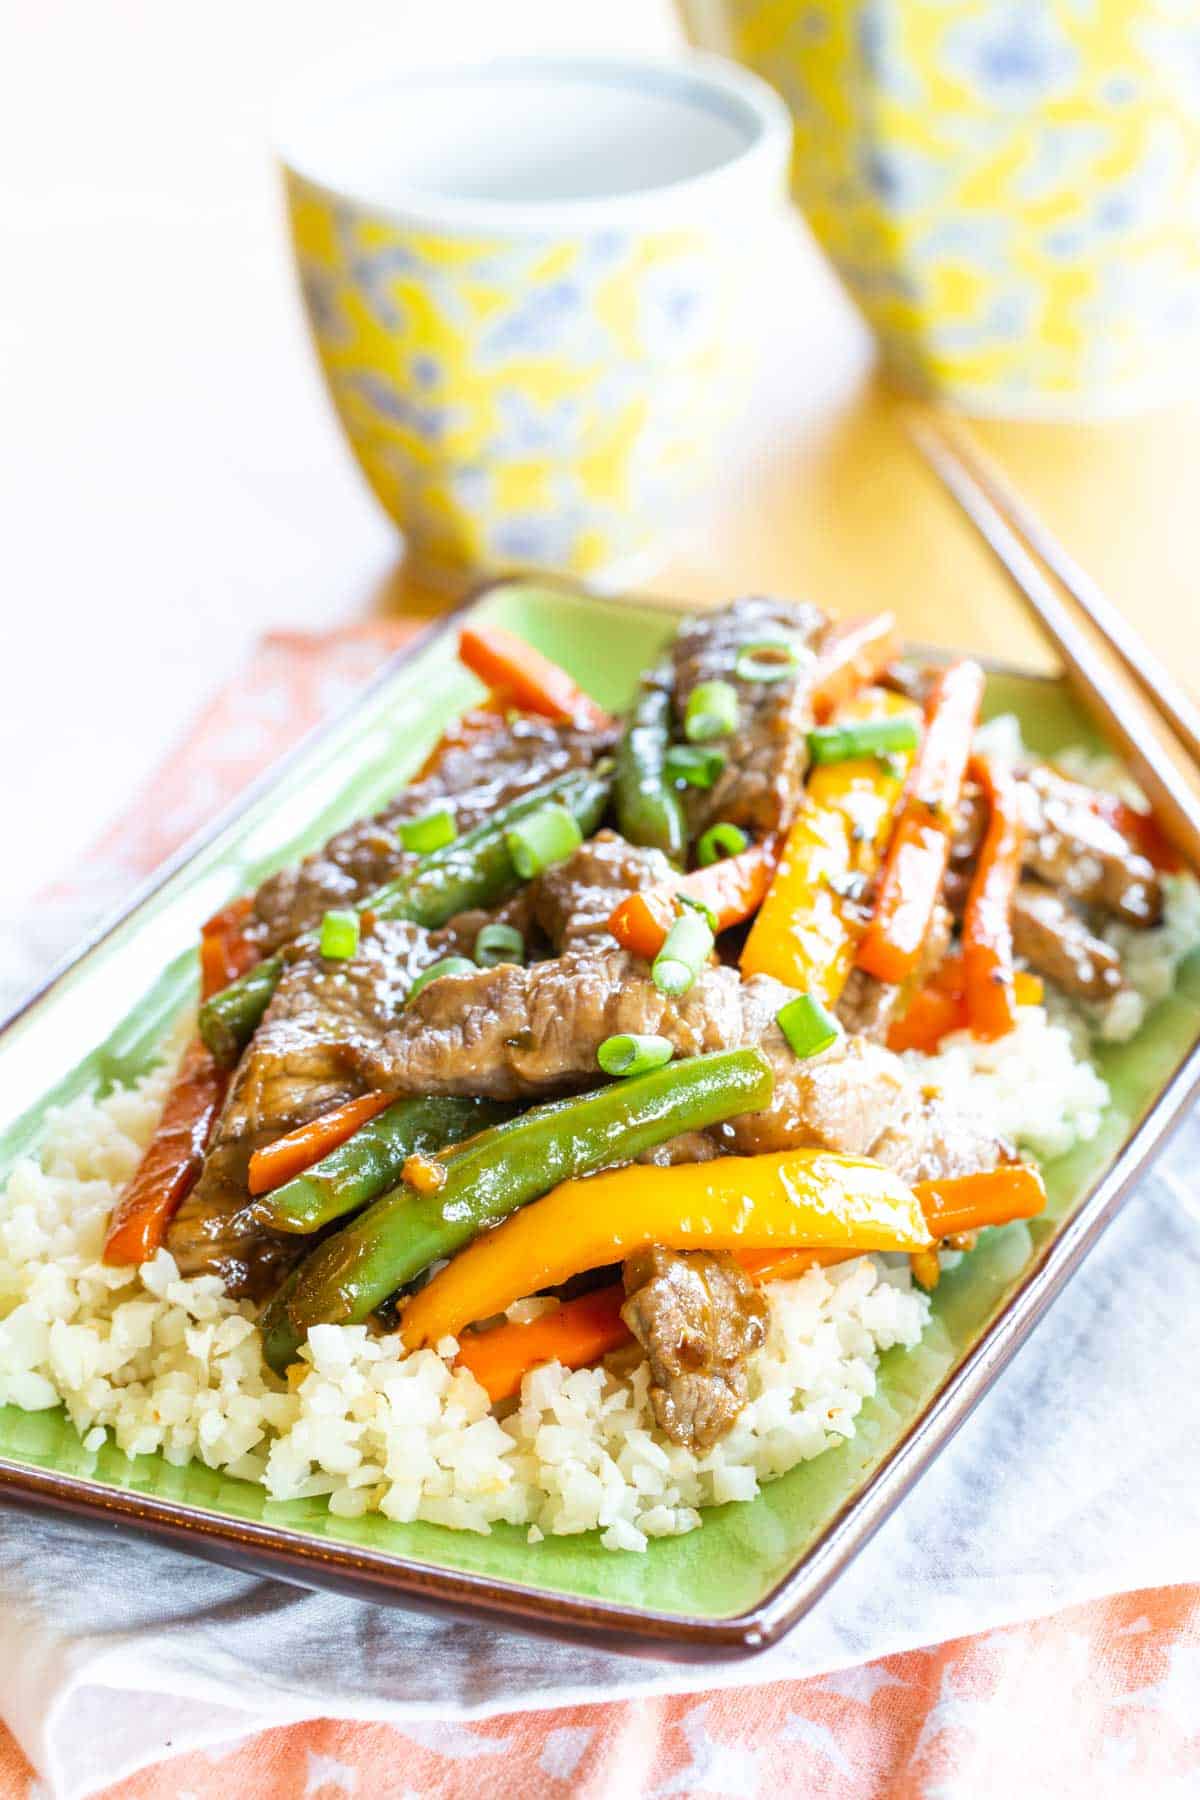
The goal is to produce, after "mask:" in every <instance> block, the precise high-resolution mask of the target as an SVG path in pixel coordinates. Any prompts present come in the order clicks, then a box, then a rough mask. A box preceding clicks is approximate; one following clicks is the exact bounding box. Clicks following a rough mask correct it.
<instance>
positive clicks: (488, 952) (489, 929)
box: [475, 925, 525, 969]
mask: <svg viewBox="0 0 1200 1800" xmlns="http://www.w3.org/2000/svg"><path fill="white" fill-rule="evenodd" d="M475 961H476V962H477V963H478V964H479V967H480V968H481V969H494V968H495V966H496V964H497V963H523V962H524V961H525V939H524V938H523V937H522V936H521V933H520V932H519V931H518V930H517V928H516V926H515V925H484V926H481V927H480V931H479V935H478V936H477V937H476V939H475Z"/></svg>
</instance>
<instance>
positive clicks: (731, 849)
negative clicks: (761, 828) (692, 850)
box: [696, 820, 750, 869]
mask: <svg viewBox="0 0 1200 1800" xmlns="http://www.w3.org/2000/svg"><path fill="white" fill-rule="evenodd" d="M749 842H750V839H749V838H748V837H747V836H746V834H745V832H744V831H743V830H742V829H741V827H740V826H738V825H729V824H727V823H726V822H725V820H722V821H721V823H720V824H719V825H710V826H709V828H708V830H707V831H706V832H705V833H704V836H703V837H702V838H701V839H700V842H699V843H698V844H697V845H696V861H697V862H698V863H699V864H700V867H701V868H702V869H707V868H708V866H709V864H710V863H715V862H720V860H721V858H722V857H723V856H740V855H741V853H742V851H743V850H744V849H745V848H746V845H747V844H748V843H749Z"/></svg>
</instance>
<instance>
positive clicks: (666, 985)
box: [650, 909, 714, 1000]
mask: <svg viewBox="0 0 1200 1800" xmlns="http://www.w3.org/2000/svg"><path fill="white" fill-rule="evenodd" d="M713 942H714V940H713V934H712V931H711V929H710V928H709V926H708V924H707V922H706V921H705V920H704V919H702V918H701V917H700V914H699V913H698V912H692V911H691V910H690V909H689V910H688V911H687V912H684V913H681V914H680V915H679V917H678V918H677V919H676V921H675V923H674V924H673V925H672V927H671V929H670V931H668V933H667V939H666V942H665V943H664V945H663V947H662V949H661V950H660V951H659V953H658V955H657V956H656V957H655V959H654V965H653V967H652V969H651V971H650V973H651V975H652V977H653V979H654V985H655V987H656V988H657V989H658V991H659V993H660V994H667V995H668V996H669V997H670V998H671V999H673V1000H675V999H678V998H679V996H680V995H681V994H686V993H687V991H688V989H689V988H690V987H691V986H692V984H693V982H694V981H695V979H696V977H697V975H699V973H700V971H701V969H702V968H703V967H704V965H705V963H706V962H707V961H708V959H709V957H710V956H711V955H712V951H713Z"/></svg>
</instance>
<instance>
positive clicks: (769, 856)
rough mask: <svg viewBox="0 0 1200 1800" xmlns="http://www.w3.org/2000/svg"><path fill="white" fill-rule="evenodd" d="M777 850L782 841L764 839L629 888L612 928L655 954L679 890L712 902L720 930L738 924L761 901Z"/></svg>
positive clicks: (638, 949) (634, 946)
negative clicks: (635, 890)
mask: <svg viewBox="0 0 1200 1800" xmlns="http://www.w3.org/2000/svg"><path fill="white" fill-rule="evenodd" d="M778 854H779V848H778V844H777V842H776V840H775V839H771V840H770V841H769V842H768V843H765V844H754V845H753V846H752V847H751V848H750V849H749V850H743V851H741V853H740V854H739V855H737V856H727V857H725V858H724V859H723V860H722V861H721V862H715V863H710V864H709V866H708V868H707V869H695V870H693V872H692V873H691V874H690V875H681V876H680V877H679V879H678V880H677V881H668V882H664V883H663V884H662V886H661V887H653V888H644V889H643V890H642V892H641V893H640V894H630V896H629V897H628V899H626V900H622V902H621V904H620V905H619V906H618V907H617V908H616V910H615V912H614V913H613V914H612V917H611V918H610V919H609V921H608V929H609V930H610V931H611V932H612V934H613V936H614V937H615V938H616V940H617V942H618V943H619V944H621V945H622V946H623V947H624V948H625V949H626V950H631V951H632V952H633V954H634V955H635V956H644V957H646V958H647V959H649V958H651V957H655V956H657V955H658V953H659V951H660V950H661V949H662V947H663V942H664V940H665V939H666V935H667V933H668V931H669V930H670V929H671V926H672V925H673V924H674V922H675V919H676V918H677V917H678V914H679V901H678V898H677V896H678V895H680V894H685V895H686V896H687V898H688V899H689V900H694V901H696V902H697V903H698V904H699V905H701V906H705V907H707V908H708V910H709V912H710V913H712V915H713V917H714V918H715V919H716V921H717V930H718V931H727V930H728V929H729V927H730V926H731V925H740V924H741V923H742V921H743V920H744V919H748V918H750V917H751V915H752V914H753V913H755V912H756V911H757V910H758V908H759V906H760V905H761V904H762V899H763V895H764V894H765V893H766V891H767V889H768V887H770V885H771V877H772V875H773V874H774V872H775V863H776V860H777V858H778Z"/></svg>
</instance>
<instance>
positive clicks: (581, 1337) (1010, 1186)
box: [457, 1163, 1046, 1405]
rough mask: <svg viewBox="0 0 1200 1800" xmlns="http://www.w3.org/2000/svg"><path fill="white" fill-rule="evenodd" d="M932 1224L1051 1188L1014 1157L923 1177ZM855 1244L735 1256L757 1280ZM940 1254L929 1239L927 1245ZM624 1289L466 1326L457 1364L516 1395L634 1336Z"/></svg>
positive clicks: (997, 1210)
mask: <svg viewBox="0 0 1200 1800" xmlns="http://www.w3.org/2000/svg"><path fill="white" fill-rule="evenodd" d="M913 1192H914V1193H915V1194H916V1196H917V1199H918V1200H919V1201H920V1203H921V1210H922V1212H923V1213H924V1215H925V1219H926V1222H927V1223H928V1225H929V1227H930V1230H931V1231H932V1232H933V1233H934V1234H935V1236H936V1237H952V1236H954V1235H956V1234H957V1233H958V1232H960V1231H979V1230H982V1228H983V1227H984V1226H987V1225H1005V1224H1008V1223H1010V1222H1011V1221H1012V1220H1014V1219H1028V1218H1032V1217H1033V1216H1034V1215H1035V1214H1037V1213H1039V1212H1041V1210H1042V1208H1043V1206H1044V1205H1045V1203H1046V1190H1045V1186H1044V1184H1043V1182H1042V1178H1041V1176H1040V1175H1039V1174H1038V1171H1037V1170H1036V1169H1034V1168H1031V1167H1030V1166H1029V1165H1027V1164H1024V1163H1013V1164H1010V1165H1008V1166H1006V1167H1004V1168H1000V1169H994V1170H990V1171H988V1172H987V1173H986V1174H982V1175H961V1176H956V1177H954V1178H953V1179H949V1180H946V1181H922V1182H918V1183H917V1185H916V1187H915V1188H914V1189H913ZM860 1254H861V1252H859V1251H857V1250H793V1249H786V1248H785V1249H778V1250H739V1251H736V1252H735V1255H736V1257H737V1260H738V1262H739V1263H740V1264H741V1265H742V1268H743V1269H745V1271H746V1273H747V1274H748V1275H749V1276H750V1277H751V1279H752V1280H754V1281H756V1282H760V1283H761V1282H767V1281H794V1280H796V1279H797V1278H798V1277H799V1276H801V1275H805V1274H807V1272H808V1271H809V1269H812V1268H816V1267H817V1266H818V1265H820V1266H822V1267H828V1266H829V1265H830V1264H831V1263H837V1262H846V1261H849V1259H850V1258H851V1257H854V1256H857V1255H860ZM919 1254H930V1255H933V1254H936V1252H935V1250H934V1249H933V1247H932V1246H930V1248H929V1250H928V1251H927V1252H923V1253H919ZM624 1304H625V1290H624V1288H623V1287H622V1286H621V1284H620V1283H619V1282H616V1283H614V1284H613V1285H612V1286H610V1287H604V1288H598V1289H596V1290H595V1292H593V1293H590V1294H584V1295H582V1296H581V1298H580V1299H578V1300H566V1301H564V1302H563V1304H562V1305H561V1306H560V1307H558V1308H556V1310H555V1311H554V1312H550V1313H543V1314H542V1316H541V1317H540V1318H538V1319H534V1320H533V1321H532V1323H531V1324H528V1325H517V1324H513V1323H506V1324H504V1325H496V1326H493V1327H492V1328H491V1329H490V1330H488V1331H481V1332H467V1333H466V1334H465V1335H464V1336H463V1338H462V1341H461V1344H460V1347H459V1353H458V1357H457V1366H458V1367H459V1368H464V1369H470V1371H471V1373H472V1374H473V1375H474V1377H475V1379H476V1380H477V1381H478V1382H479V1383H480V1385H481V1386H482V1387H483V1388H485V1389H486V1391H487V1394H488V1397H489V1399H490V1400H491V1402H492V1404H493V1405H495V1404H496V1403H497V1402H498V1401H500V1400H511V1399H512V1398H513V1396H514V1395H515V1394H519V1393H520V1391H521V1382H522V1380H523V1378H524V1377H525V1376H526V1375H527V1374H528V1373H529V1371H530V1369H535V1368H537V1367H538V1365H539V1364H540V1363H548V1362H558V1363H562V1365H563V1367H564V1368H567V1369H584V1368H587V1367H588V1366H589V1365H590V1364H591V1363H594V1362H599V1360H600V1358H601V1357H602V1356H607V1355H608V1354H609V1352H610V1351H612V1350H619V1349H620V1348H621V1346H622V1345H623V1344H627V1343H629V1342H630V1341H631V1338H632V1333H631V1332H630V1330H629V1328H628V1326H627V1325H626V1324H625V1321H624V1320H623V1319H622V1317H621V1308H622V1306H623V1305H624Z"/></svg>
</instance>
